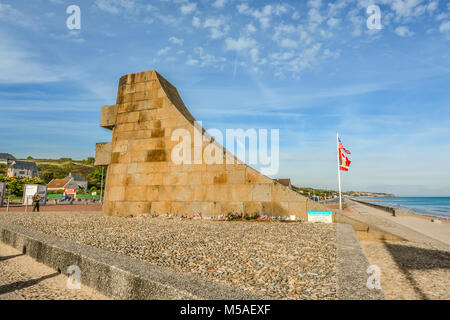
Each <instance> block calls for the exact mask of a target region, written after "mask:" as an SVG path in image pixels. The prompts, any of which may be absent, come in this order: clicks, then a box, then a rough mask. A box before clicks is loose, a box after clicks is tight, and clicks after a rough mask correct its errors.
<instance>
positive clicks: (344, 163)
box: [338, 139, 352, 171]
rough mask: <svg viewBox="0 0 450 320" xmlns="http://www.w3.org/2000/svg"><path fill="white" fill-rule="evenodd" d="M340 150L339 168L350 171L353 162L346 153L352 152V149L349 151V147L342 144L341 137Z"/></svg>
mask: <svg viewBox="0 0 450 320" xmlns="http://www.w3.org/2000/svg"><path fill="white" fill-rule="evenodd" d="M338 141H339V142H338V143H339V144H338V150H339V170H341V171H348V169H349V168H350V163H352V162H351V161H350V159H349V158H348V157H347V156H346V155H345V154H344V152H345V153H347V154H351V153H350V151H348V150H347V149H345V148H344V146H343V145H342V141H341V139H338Z"/></svg>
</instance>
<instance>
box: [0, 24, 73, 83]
mask: <svg viewBox="0 0 450 320" xmlns="http://www.w3.org/2000/svg"><path fill="white" fill-rule="evenodd" d="M33 52H35V51H34V50H33V48H30V47H29V46H28V45H27V44H24V43H21V42H18V41H16V40H13V39H11V38H10V37H9V36H8V35H7V34H2V33H1V34H0V83H44V82H56V81H61V80H62V79H63V78H68V75H72V76H75V77H76V76H77V73H76V72H74V73H72V71H73V70H70V71H69V70H64V69H63V70H57V68H55V67H53V66H49V65H46V64H43V63H40V62H39V57H38V56H36V55H35V54H33Z"/></svg>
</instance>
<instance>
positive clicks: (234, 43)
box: [225, 37, 258, 51]
mask: <svg viewBox="0 0 450 320" xmlns="http://www.w3.org/2000/svg"><path fill="white" fill-rule="evenodd" d="M257 44H258V43H257V42H256V40H255V39H253V38H249V37H240V38H239V39H233V38H227V39H226V40H225V46H226V49H227V50H230V51H242V50H248V49H251V48H253V47H256V45H257Z"/></svg>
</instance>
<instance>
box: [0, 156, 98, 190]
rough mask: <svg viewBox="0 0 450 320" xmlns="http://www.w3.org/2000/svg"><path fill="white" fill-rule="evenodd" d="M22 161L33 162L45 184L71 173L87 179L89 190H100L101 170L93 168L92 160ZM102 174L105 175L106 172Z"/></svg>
mask: <svg viewBox="0 0 450 320" xmlns="http://www.w3.org/2000/svg"><path fill="white" fill-rule="evenodd" d="M22 161H33V162H35V163H36V165H37V166H38V168H39V170H40V171H39V178H41V179H42V180H44V181H45V182H46V183H48V182H50V180H52V179H62V178H64V177H67V176H68V175H69V173H71V172H72V173H76V174H77V175H79V176H81V177H83V178H85V179H87V180H88V183H89V186H88V187H89V188H91V187H93V186H95V187H97V188H100V180H101V172H102V169H101V168H100V167H95V166H94V158H88V159H86V160H72V159H70V158H61V159H33V158H31V157H28V158H27V159H22ZM0 170H1V169H0ZM0 174H1V173H0ZM104 174H105V175H106V171H105V173H104Z"/></svg>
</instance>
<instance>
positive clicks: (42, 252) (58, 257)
mask: <svg viewBox="0 0 450 320" xmlns="http://www.w3.org/2000/svg"><path fill="white" fill-rule="evenodd" d="M0 241H2V242H4V243H5V244H8V245H10V246H12V247H14V248H16V249H18V250H20V251H22V252H23V253H26V254H28V255H30V256H31V257H32V258H34V259H36V260H37V261H38V262H41V263H44V264H46V265H47V266H49V267H51V268H53V269H55V270H58V272H61V273H63V274H66V275H67V268H68V267H69V266H71V265H76V266H78V267H79V268H80V269H81V283H83V284H85V285H87V286H89V287H91V288H93V289H96V290H97V291H99V292H101V293H103V294H105V295H107V296H109V297H113V298H117V299H133V300H150V299H151V300H160V299H161V300H162V299H167V300H181V299H189V300H192V299H193V300H222V299H227V300H255V299H263V298H264V297H258V296H256V295H252V294H249V293H247V292H245V291H243V290H240V289H237V288H232V287H228V286H224V285H220V284H217V283H215V282H211V281H207V280H204V279H203V278H200V277H196V276H190V275H185V274H181V273H177V272H174V271H172V270H169V269H167V268H163V267H160V266H156V265H152V264H150V263H145V262H143V261H141V260H138V259H134V258H130V257H126V256H122V255H118V254H115V253H112V252H109V251H105V250H101V249H98V248H94V247H90V246H85V245H79V244H76V243H72V242H67V241H62V240H59V239H56V238H54V237H51V236H48V235H45V234H42V233H38V232H33V231H30V230H26V229H24V228H21V227H18V226H15V225H10V224H5V223H0Z"/></svg>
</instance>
